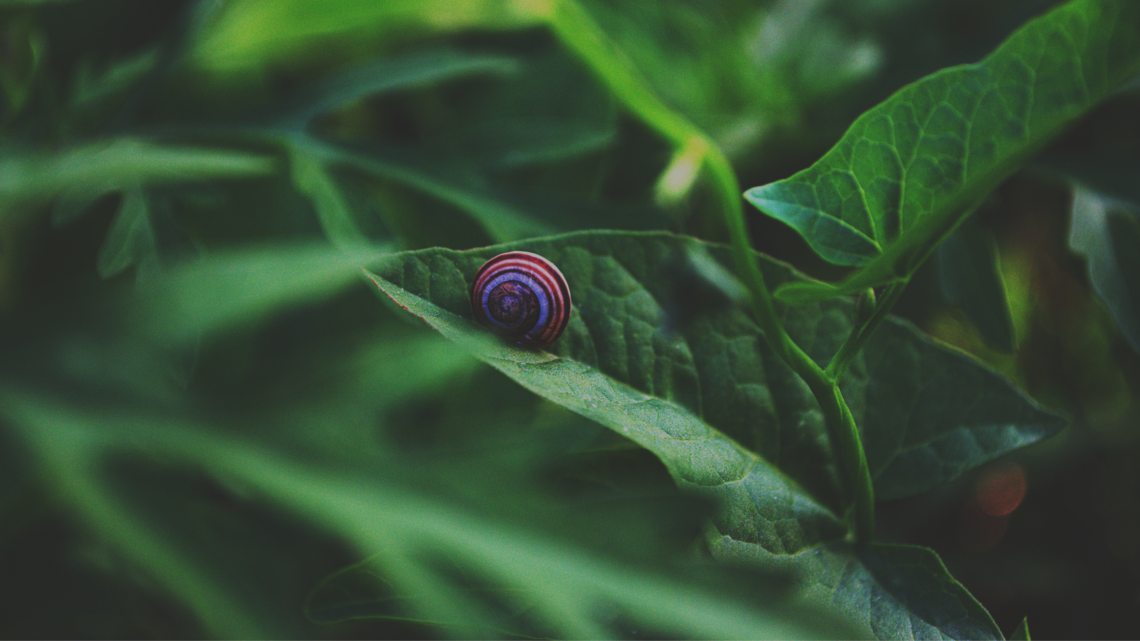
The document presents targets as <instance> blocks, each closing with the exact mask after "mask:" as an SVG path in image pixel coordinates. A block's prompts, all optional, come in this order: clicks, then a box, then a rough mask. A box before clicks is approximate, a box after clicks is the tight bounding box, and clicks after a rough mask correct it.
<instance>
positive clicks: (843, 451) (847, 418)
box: [547, 0, 875, 543]
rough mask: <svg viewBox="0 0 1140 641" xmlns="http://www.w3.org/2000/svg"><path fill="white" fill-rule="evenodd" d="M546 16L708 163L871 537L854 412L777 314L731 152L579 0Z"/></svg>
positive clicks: (772, 340)
mask: <svg viewBox="0 0 1140 641" xmlns="http://www.w3.org/2000/svg"><path fill="white" fill-rule="evenodd" d="M547 20H548V22H549V24H550V27H551V29H553V31H554V33H555V34H556V35H557V36H558V38H559V39H560V40H561V41H562V43H563V44H564V45H566V46H567V48H569V49H570V50H571V51H573V52H574V53H575V54H577V55H578V56H580V57H581V58H582V59H583V60H584V61H585V63H586V64H587V65H588V66H589V67H590V68H591V69H592V70H593V71H594V73H596V74H597V75H598V77H599V78H600V79H601V81H602V82H603V83H605V85H606V86H607V87H608V88H609V90H610V91H612V92H613V93H614V95H616V96H617V97H618V99H619V100H621V101H622V103H623V104H624V105H625V106H626V107H627V108H628V109H630V110H631V111H632V112H633V113H635V114H636V115H637V116H638V117H640V118H641V119H642V120H643V121H644V122H645V123H646V124H648V125H649V126H651V127H653V128H654V129H656V130H657V131H658V133H660V134H661V135H662V136H664V137H665V138H667V139H668V140H670V141H671V142H672V143H673V144H674V145H675V146H676V148H678V149H688V150H691V151H692V155H693V157H694V158H698V159H699V160H700V162H701V164H702V165H703V168H705V169H707V170H708V172H709V174H710V176H711V178H712V181H713V183H714V184H715V186H716V189H714V190H713V191H714V193H715V194H716V196H717V198H718V200H719V201H720V205H721V211H722V213H723V216H724V222H725V225H726V226H727V227H728V234H729V238H730V240H731V245H730V247H731V252H732V259H733V262H734V263H735V265H736V271H737V274H738V276H739V277H740V278H741V280H742V281H743V282H744V286H745V287H746V288H747V289H748V292H749V294H751V296H750V297H749V298H750V300H751V303H752V310H753V312H754V314H755V316H756V321H757V322H758V323H759V325H760V329H761V330H762V331H763V332H764V337H765V338H766V339H767V341H768V343H769V345H771V346H772V349H773V350H774V351H775V352H776V354H777V355H778V356H779V357H780V358H781V359H782V360H783V361H784V362H785V363H787V364H788V365H789V366H790V367H791V368H792V370H793V371H795V372H796V374H798V375H799V376H800V378H802V379H803V380H804V381H805V382H806V383H807V385H808V387H809V388H810V389H811V390H812V393H813V394H815V397H816V399H817V400H818V401H819V404H820V407H821V408H822V410H823V413H824V416H825V418H826V424H827V428H828V436H829V437H830V439H831V442H832V443H835V444H836V446H837V449H838V456H839V460H840V466H841V468H842V469H843V470H844V471H845V472H846V476H847V479H848V483H849V484H850V485H851V486H852V487H854V488H856V491H855V497H856V500H855V524H856V537H857V539H858V540H859V541H860V542H865V543H870V542H871V541H872V540H873V539H874V535H875V513H874V505H875V500H874V492H873V489H872V487H871V475H870V472H869V470H868V468H867V461H866V457H865V456H864V455H863V445H862V443H861V442H860V441H859V432H858V430H856V429H855V421H854V418H853V417H852V416H851V411H850V409H849V408H848V407H847V403H846V401H844V399H843V395H842V394H841V393H840V391H839V387H838V385H837V384H836V383H835V379H833V378H832V377H830V376H828V374H827V373H826V372H825V371H824V370H823V368H822V367H820V366H819V365H818V364H816V362H815V361H813V360H812V359H811V357H809V356H808V355H807V354H806V353H805V352H804V351H803V350H802V349H800V346H799V345H796V343H795V341H793V340H792V338H791V337H790V336H788V333H787V331H786V330H785V329H784V324H783V322H782V320H781V319H780V317H779V315H778V314H777V313H776V308H775V306H774V305H773V303H772V296H771V294H770V293H769V292H768V286H767V285H766V284H765V282H764V274H763V273H762V272H761V271H760V266H759V264H758V263H757V259H756V254H755V252H754V251H753V249H752V245H751V242H750V240H749V235H748V227H747V225H746V224H745V220H744V211H743V209H742V205H741V201H742V198H741V196H740V194H741V190H740V185H739V183H737V181H736V175H735V173H733V171H732V165H731V163H729V161H728V158H726V157H725V155H724V153H723V152H722V151H721V150H720V148H719V147H718V146H717V145H716V142H715V141H713V140H712V139H711V138H709V137H708V135H706V134H705V133H704V132H703V131H701V129H700V128H699V127H697V126H696V125H694V124H693V123H691V122H689V121H688V120H687V119H686V118H684V117H683V116H681V115H680V114H678V113H677V112H675V111H673V110H672V109H670V108H669V107H667V106H666V105H665V104H664V103H662V102H661V101H660V99H658V97H657V94H656V93H655V92H654V91H653V89H652V88H651V87H650V86H649V84H648V83H647V82H646V81H645V80H643V79H642V78H641V77H640V76H639V75H638V74H637V72H636V70H635V68H634V66H633V65H632V63H630V62H629V61H628V60H627V59H626V58H625V56H624V55H622V53H621V51H619V50H618V49H617V48H616V47H615V46H614V45H613V44H612V43H611V42H610V41H609V39H608V38H607V37H606V35H605V33H604V32H603V31H602V29H601V28H600V27H599V26H598V25H597V23H595V22H594V20H593V18H591V17H590V15H589V13H587V12H586V11H585V10H584V9H583V8H582V7H581V6H580V5H579V4H578V3H577V2H575V1H574V0H552V1H551V3H550V5H549V12H548V15H547ZM864 340H865V339H864Z"/></svg>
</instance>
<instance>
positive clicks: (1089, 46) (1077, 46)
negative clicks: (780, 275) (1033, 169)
mask: <svg viewBox="0 0 1140 641" xmlns="http://www.w3.org/2000/svg"><path fill="white" fill-rule="evenodd" d="M1138 72H1140V3H1137V2H1135V0H1074V1H1073V2H1069V3H1068V4H1065V5H1064V6H1062V7H1059V8H1057V9H1055V10H1054V11H1051V12H1049V13H1048V14H1046V15H1044V16H1042V17H1040V18H1037V19H1035V20H1033V21H1031V22H1030V23H1028V24H1026V25H1025V26H1024V27H1023V28H1021V29H1020V30H1019V31H1017V32H1016V33H1015V34H1014V35H1012V36H1011V37H1010V38H1009V39H1008V40H1006V42H1005V43H1003V44H1002V45H1001V47H999V48H998V49H997V50H996V51H994V52H993V53H992V54H990V55H989V56H988V57H986V58H985V59H984V60H982V61H981V62H979V63H976V64H972V65H965V66H961V67H954V68H951V69H946V70H943V71H941V72H938V73H935V74H933V75H931V76H928V77H926V78H924V79H922V80H919V81H918V82H915V83H914V84H911V85H909V86H907V87H904V88H903V89H902V90H900V91H899V92H897V93H896V94H894V95H893V96H891V97H890V98H889V99H887V100H886V101H885V102H883V103H882V104H880V105H878V106H877V107H875V108H874V109H872V110H870V111H868V112H867V113H865V114H863V115H862V116H861V117H860V118H859V119H858V120H856V121H855V123H854V124H853V125H852V126H851V128H850V129H849V130H848V131H847V133H846V134H844V136H843V138H842V139H841V140H840V141H839V143H838V144H836V145H835V147H834V148H832V149H831V151H829V152H828V153H827V154H826V155H824V157H823V158H821V159H820V160H819V161H818V162H816V163H815V164H814V165H812V166H811V167H809V168H808V169H806V170H804V171H801V172H800V173H798V174H796V175H794V176H792V177H791V178H788V179H785V180H781V181H779V182H775V183H772V184H769V185H764V186H762V187H755V188H753V189H750V190H749V191H748V192H747V193H746V194H745V197H746V198H747V199H748V200H749V201H750V202H751V203H752V204H753V205H755V206H756V207H758V208H759V209H760V210H761V211H763V212H764V213H766V214H768V215H770V216H773V217H775V218H777V219H779V220H782V221H784V222H785V223H787V224H789V225H791V226H792V227H793V228H795V229H796V230H797V231H798V232H799V233H800V234H801V235H803V237H804V238H805V239H806V240H807V241H808V244H809V245H811V247H812V248H813V249H814V250H815V251H816V252H817V253H819V255H820V256H822V257H823V258H824V259H826V260H828V261H830V262H832V263H835V264H839V265H857V266H860V269H859V270H857V271H856V272H855V273H854V274H852V275H851V276H850V277H848V278H847V280H845V281H844V282H843V283H841V284H839V285H830V284H825V283H819V282H802V283H795V284H793V285H790V286H788V287H786V288H785V289H784V290H781V291H780V292H778V296H780V297H781V298H782V299H783V300H786V301H788V302H794V303H803V302H808V301H812V300H818V299H821V298H826V297H829V296H835V295H840V294H845V293H853V292H857V291H860V290H863V289H866V288H867V287H874V286H878V285H881V284H884V283H888V282H892V281H895V280H899V279H905V278H907V277H908V276H909V275H910V274H912V273H913V271H914V270H915V269H916V268H917V267H918V265H919V264H920V263H921V262H922V261H923V260H924V259H925V258H926V257H927V256H928V255H929V254H930V252H931V251H932V250H933V248H934V247H935V246H936V245H937V244H938V243H939V242H940V241H941V240H942V239H943V238H945V237H946V235H947V234H949V233H950V232H951V231H952V230H953V229H954V228H955V227H956V226H957V225H958V223H959V222H960V221H961V220H962V219H963V218H964V217H965V216H967V215H968V214H969V213H970V212H971V211H972V210H973V209H974V207H976V206H977V204H978V203H979V202H981V200H982V198H984V197H985V195H986V194H987V193H988V192H989V191H990V190H991V189H993V188H994V187H995V186H997V185H998V184H999V183H1000V182H1001V181H1002V180H1004V179H1005V178H1006V177H1007V176H1009V175H1010V174H1011V173H1012V172H1013V171H1015V170H1016V169H1017V167H1018V166H1019V165H1020V164H1021V163H1022V162H1023V161H1024V160H1025V159H1026V158H1027V157H1028V156H1029V155H1031V154H1032V153H1033V152H1035V151H1036V150H1037V149H1039V148H1040V147H1041V146H1042V145H1043V144H1044V143H1045V142H1046V141H1048V140H1049V139H1050V138H1052V137H1053V136H1055V135H1056V134H1057V133H1058V132H1059V131H1060V130H1061V129H1062V128H1063V127H1065V126H1066V125H1068V124H1069V123H1071V122H1072V121H1073V120H1074V119H1075V118H1077V117H1078V116H1080V115H1081V114H1082V113H1084V112H1085V111H1087V110H1088V109H1089V108H1090V107H1092V106H1093V105H1095V104H1096V103H1098V102H1099V101H1101V100H1102V99H1104V98H1105V97H1106V96H1108V95H1109V94H1110V93H1111V92H1112V91H1114V90H1115V89H1116V88H1117V87H1118V86H1120V85H1121V84H1122V83H1123V82H1125V81H1127V80H1129V79H1131V78H1132V77H1133V76H1134V75H1136V73H1138Z"/></svg>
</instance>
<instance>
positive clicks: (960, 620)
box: [711, 536, 1002, 639]
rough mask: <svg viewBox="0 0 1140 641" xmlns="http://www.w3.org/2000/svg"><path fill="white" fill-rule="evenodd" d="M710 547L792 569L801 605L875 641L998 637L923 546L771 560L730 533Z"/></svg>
mask: <svg viewBox="0 0 1140 641" xmlns="http://www.w3.org/2000/svg"><path fill="white" fill-rule="evenodd" d="M711 546H712V549H713V552H714V554H716V555H717V556H718V557H720V558H724V559H734V560H749V561H753V562H756V563H759V564H760V565H761V566H762V567H779V568H782V569H785V570H791V571H792V572H794V573H795V575H796V576H798V577H799V578H800V581H801V583H802V585H803V591H802V595H801V598H802V599H803V600H804V601H805V602H807V603H809V604H821V605H823V604H826V605H828V606H830V607H831V608H832V609H834V610H836V611H838V612H841V613H843V615H844V617H845V618H846V619H847V620H848V621H851V622H852V623H854V624H855V625H857V626H858V627H859V628H860V630H861V631H862V632H863V634H866V635H868V636H871V637H873V638H876V639H929V638H950V639H1001V638H1002V634H1001V630H999V629H998V627H997V624H996V623H994V620H993V618H992V617H991V616H990V614H989V613H988V612H986V610H985V608H983V607H982V605H981V604H980V603H978V602H977V601H976V600H975V599H974V597H972V596H971V595H970V593H969V592H967V591H966V588H964V587H962V584H960V583H958V582H957V581H955V580H954V578H953V577H952V576H950V573H949V572H948V571H947V570H946V566H945V565H943V563H942V561H941V559H939V558H938V555H937V554H935V552H934V551H933V550H930V549H927V548H923V547H918V546H910V545H884V544H874V545H869V546H862V545H853V544H851V543H847V542H835V543H831V544H828V545H821V546H818V547H816V548H813V549H811V550H808V551H805V552H802V553H800V554H797V555H794V556H791V557H786V558H774V557H773V556H772V555H770V554H768V553H766V552H765V551H764V550H763V548H762V547H761V546H758V545H755V544H754V543H753V542H751V541H742V540H740V539H735V538H733V537H730V536H720V537H717V538H715V539H714V540H713V541H712V542H711Z"/></svg>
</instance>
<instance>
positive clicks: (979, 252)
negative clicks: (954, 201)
mask: <svg viewBox="0 0 1140 641" xmlns="http://www.w3.org/2000/svg"><path fill="white" fill-rule="evenodd" d="M938 270H939V274H940V275H941V281H942V295H943V296H945V298H946V300H947V301H949V302H951V303H955V304H957V305H959V306H960V307H961V308H962V310H963V311H964V312H966V316H968V317H969V318H970V320H971V321H973V323H974V326H975V327H977V328H978V331H979V332H981V334H982V337H983V338H985V340H986V343H987V344H989V345H990V346H991V347H993V348H995V349H998V350H1001V351H1003V352H1006V353H1013V352H1014V351H1015V350H1016V349H1017V337H1016V336H1015V335H1014V330H1013V318H1012V317H1011V316H1010V313H1009V301H1008V300H1007V299H1006V295H1005V285H1003V284H1002V280H1001V269H1000V267H999V265H998V253H997V244H996V243H995V242H994V237H993V234H992V233H991V232H990V231H989V230H988V229H986V228H985V227H983V226H982V225H980V224H978V223H976V222H974V219H972V218H971V219H967V220H965V221H962V224H961V226H959V227H958V229H955V230H954V232H953V233H951V234H950V236H949V237H947V238H946V242H944V243H942V244H941V245H939V246H938Z"/></svg>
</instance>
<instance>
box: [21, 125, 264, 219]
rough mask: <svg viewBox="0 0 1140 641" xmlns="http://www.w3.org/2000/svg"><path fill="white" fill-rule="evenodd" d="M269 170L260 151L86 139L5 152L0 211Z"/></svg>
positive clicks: (64, 211)
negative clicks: (45, 149) (42, 149)
mask: <svg viewBox="0 0 1140 641" xmlns="http://www.w3.org/2000/svg"><path fill="white" fill-rule="evenodd" d="M271 171H273V161H272V159H270V158H269V157H266V156H261V155H254V154H248V153H245V152H239V151H232V150H217V149H205V148H197V147H175V146H167V145H159V144H155V143H151V142H146V141H143V140H138V139H134V138H118V139H112V140H107V141H103V142H98V143H92V144H88V145H84V146H81V147H73V148H71V149H68V150H65V151H63V152H60V153H57V154H52V155H45V154H33V153H28V154H22V155H21V154H10V155H7V156H6V157H5V158H4V159H3V160H0V216H6V215H8V214H9V213H10V212H12V211H13V210H16V209H18V206H19V205H23V204H27V203H36V202H38V201H43V200H48V199H50V198H53V197H55V196H56V195H57V194H60V193H63V192H67V193H68V194H69V198H70V199H71V200H73V201H75V202H79V203H82V202H89V201H90V200H92V199H94V197H95V195H98V194H103V193H107V192H109V191H114V190H116V189H123V188H129V187H134V186H138V185H150V184H164V183H174V182H188V181H195V180H202V179H205V178H226V177H246V176H256V175H263V174H268V173H270V172H271ZM84 194H86V196H84ZM81 211H82V209H80V208H78V207H69V208H65V209H62V210H60V211H59V212H57V213H58V214H60V215H68V214H70V215H77V214H78V213H81ZM56 222H57V223H62V222H66V220H60V219H57V220H56Z"/></svg>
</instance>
